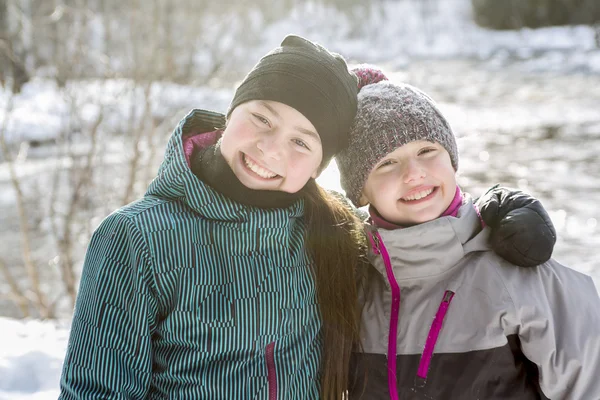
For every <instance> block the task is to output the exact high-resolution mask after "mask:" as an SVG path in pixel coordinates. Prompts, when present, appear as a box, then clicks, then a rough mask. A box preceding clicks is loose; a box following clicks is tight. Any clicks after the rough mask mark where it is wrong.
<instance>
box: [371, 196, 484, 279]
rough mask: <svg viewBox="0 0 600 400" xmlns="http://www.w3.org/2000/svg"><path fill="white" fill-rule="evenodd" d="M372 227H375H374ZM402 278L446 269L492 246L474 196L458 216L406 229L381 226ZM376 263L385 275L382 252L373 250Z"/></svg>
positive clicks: (395, 272) (393, 264)
mask: <svg viewBox="0 0 600 400" xmlns="http://www.w3.org/2000/svg"><path fill="white" fill-rule="evenodd" d="M370 229H374V228H373V227H371V228H370ZM378 232H379V234H380V236H381V239H382V241H383V244H384V245H385V247H386V249H387V251H388V253H389V255H390V261H391V263H392V266H393V269H394V275H395V277H396V280H397V281H398V282H400V281H402V280H407V279H414V278H426V277H429V276H436V275H439V274H441V273H444V272H446V271H448V270H450V269H452V267H454V266H455V265H456V264H457V263H458V262H459V261H460V260H461V259H462V258H463V257H464V256H465V255H467V254H468V253H471V252H473V251H483V250H488V249H489V246H488V244H487V237H488V232H487V229H486V230H484V231H482V227H481V220H480V218H479V215H478V214H477V211H476V209H475V207H474V205H473V202H472V200H471V199H470V197H467V199H466V201H465V203H464V204H463V205H462V206H461V207H460V209H459V211H458V214H457V216H456V217H452V216H446V217H440V218H437V219H435V220H433V221H429V222H426V223H423V224H420V225H415V226H412V227H408V228H403V229H394V230H386V229H379V230H378ZM371 260H372V264H373V266H374V267H375V268H377V270H379V272H380V273H382V274H384V276H385V266H384V263H383V261H382V259H381V256H376V255H374V254H371Z"/></svg>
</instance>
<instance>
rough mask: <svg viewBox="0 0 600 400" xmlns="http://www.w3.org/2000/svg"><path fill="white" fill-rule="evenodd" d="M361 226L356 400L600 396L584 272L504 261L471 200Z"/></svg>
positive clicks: (599, 332) (597, 343)
mask: <svg viewBox="0 0 600 400" xmlns="http://www.w3.org/2000/svg"><path fill="white" fill-rule="evenodd" d="M367 230H368V235H369V239H370V243H371V247H372V249H371V252H370V253H371V256H370V258H371V260H370V261H371V267H369V271H368V272H367V274H366V277H365V285H364V287H363V290H362V292H361V297H362V298H361V301H362V302H363V304H364V308H363V314H362V327H361V344H362V349H361V350H360V351H357V352H356V353H355V354H354V357H353V364H354V365H353V368H352V373H351V388H350V398H351V399H378V400H381V399H393V400H396V399H401V400H409V399H411V400H412V399H428V400H442V399H443V400H447V399H461V400H469V399H486V400H490V399H553V400H554V399H578V400H579V399H581V400H592V399H600V299H599V297H598V293H597V290H596V288H595V286H594V284H593V282H592V280H591V278H590V277H588V276H586V275H584V274H581V273H579V272H576V271H574V270H572V269H569V268H567V267H564V266H563V265H561V264H559V263H558V262H556V261H554V260H550V261H548V262H546V263H544V264H542V265H540V266H538V267H536V268H520V267H517V266H515V265H513V264H510V263H509V262H508V261H505V260H503V259H502V258H500V257H499V256H497V255H496V254H495V253H494V252H493V251H491V249H490V247H489V245H488V235H489V228H483V229H482V226H481V221H480V218H479V216H478V213H477V212H476V210H475V207H474V206H473V203H472V202H471V200H468V199H467V200H465V202H464V204H463V205H462V206H461V207H460V209H459V211H458V214H457V216H456V217H452V216H446V217H441V218H438V219H436V220H433V221H430V222H427V223H424V224H421V225H417V226H413V227H410V228H404V229H395V230H385V229H379V230H378V229H377V228H375V227H373V226H368V227H367Z"/></svg>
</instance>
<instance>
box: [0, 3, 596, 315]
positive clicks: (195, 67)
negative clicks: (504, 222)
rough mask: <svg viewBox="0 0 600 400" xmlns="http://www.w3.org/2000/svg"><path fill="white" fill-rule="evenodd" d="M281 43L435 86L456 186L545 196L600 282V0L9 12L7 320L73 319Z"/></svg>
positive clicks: (2, 77)
mask: <svg viewBox="0 0 600 400" xmlns="http://www.w3.org/2000/svg"><path fill="white" fill-rule="evenodd" d="M288 33H296V34H300V35H303V36H306V37H308V38H309V39H311V40H314V41H318V42H320V43H321V44H323V45H325V46H326V47H328V48H329V49H331V50H333V51H336V52H339V53H341V54H342V55H344V56H345V57H346V58H347V59H348V61H349V62H350V63H351V64H355V63H362V62H369V63H375V64H377V65H379V66H381V67H382V68H383V69H384V70H385V71H386V72H387V73H388V75H389V76H390V78H391V79H392V80H398V81H406V82H408V83H410V84H412V85H415V86H418V87H420V88H422V89H423V90H425V91H426V92H428V93H429V94H430V95H431V96H432V97H433V98H434V99H435V100H436V101H437V102H439V103H440V106H441V108H442V110H443V111H444V112H445V113H446V115H447V116H448V118H449V120H450V122H451V124H452V126H453V128H454V129H455V132H456V134H457V136H458V137H459V148H460V153H461V168H460V171H459V172H460V174H461V175H460V183H461V184H462V185H463V187H464V188H465V189H466V190H467V191H469V192H471V193H472V194H473V195H475V196H478V195H480V194H482V193H483V191H484V190H485V189H486V188H487V187H489V186H491V185H493V184H496V183H500V184H502V185H506V186H512V187H517V188H520V189H522V190H525V191H527V192H529V193H531V194H533V195H534V196H537V197H539V198H540V199H541V200H542V201H543V203H544V205H545V206H546V208H547V209H548V210H549V211H550V213H551V216H552V219H553V221H554V224H555V225H556V227H557V230H558V234H559V241H558V244H557V247H556V252H555V258H557V259H558V260H559V261H561V262H563V263H564V264H566V265H569V266H571V267H573V268H575V269H578V270H580V271H583V272H586V273H588V274H592V275H593V276H594V278H595V282H596V284H598V282H600V280H599V278H600V261H599V259H600V258H599V257H598V255H597V254H596V249H598V248H599V247H600V227H599V226H598V223H599V219H600V217H599V216H598V211H599V209H600V206H599V204H600V161H599V157H598V154H599V153H600V111H599V110H600V3H599V2H598V1H597V0H503V1H498V0H311V1H299V0H298V1H295V0H277V1H272V0H271V1H267V0H253V1H245V0H236V1H233V0H221V1H212V0H144V1H142V0H0V83H1V84H2V87H1V88H0V316H5V317H11V318H24V317H33V318H41V319H53V318H59V319H66V320H68V319H69V317H70V315H71V312H72V308H73V304H74V299H75V296H76V291H77V286H78V280H79V274H80V270H81V264H82V259H83V256H84V254H85V249H86V246H87V243H88V240H89V238H90V235H91V233H92V232H93V230H94V229H95V228H96V227H97V225H98V224H99V223H100V221H101V220H102V218H104V217H105V216H106V215H108V214H109V213H110V212H111V211H113V210H114V209H116V208H118V207H119V206H121V205H124V204H126V203H128V202H130V201H132V200H134V199H135V198H136V197H139V196H140V195H142V194H143V193H144V191H145V188H146V187H147V185H148V183H149V182H150V180H151V179H152V178H153V176H154V175H155V173H156V171H157V168H158V165H159V164H160V161H161V159H162V154H163V151H164V148H165V144H166V142H167V139H168V137H169V135H170V133H171V130H172V129H173V128H174V127H175V125H176V123H177V121H178V120H179V119H180V118H181V117H182V116H184V115H185V114H186V113H187V112H188V111H189V110H190V109H191V108H207V109H211V110H216V111H225V110H226V109H227V106H228V103H229V100H230V99H231V97H232V94H233V90H234V88H235V86H236V84H237V83H238V82H239V81H240V80H241V79H242V78H243V76H244V74H245V73H246V72H247V71H248V70H249V69H250V68H251V67H252V66H253V65H254V63H255V62H256V61H257V60H258V58H259V57H260V56H262V55H263V54H264V53H266V52H267V51H268V50H270V49H271V48H273V47H275V46H277V45H278V44H279V43H280V41H281V39H282V38H283V37H284V36H285V35H286V34H288ZM319 182H320V183H321V184H322V185H324V186H327V187H331V188H338V189H339V183H338V177H337V169H336V167H335V164H334V163H333V164H332V165H331V166H330V168H329V169H327V171H326V172H325V173H324V174H323V175H322V177H321V178H320V180H319Z"/></svg>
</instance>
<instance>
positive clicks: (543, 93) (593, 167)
mask: <svg viewBox="0 0 600 400" xmlns="http://www.w3.org/2000/svg"><path fill="white" fill-rule="evenodd" d="M422 3H423V4H424V3H426V2H422ZM383 4H385V7H386V8H385V10H384V12H379V13H377V12H372V13H370V14H368V15H367V16H365V23H364V24H363V25H362V28H361V29H360V30H359V31H356V32H350V29H351V28H350V26H351V24H350V22H349V21H348V20H347V17H344V16H341V15H338V14H336V13H335V12H334V11H333V10H329V11H328V13H326V14H325V15H324V14H323V13H322V12H319V13H317V14H315V15H312V14H311V12H316V11H314V10H313V11H311V6H310V5H301V6H298V8H297V9H296V10H295V11H294V12H292V14H291V15H290V17H289V18H287V19H285V20H282V21H280V22H278V23H276V24H274V25H272V26H270V27H268V28H267V29H266V30H265V33H264V48H260V49H254V51H255V52H256V54H255V55H253V56H251V57H250V56H249V58H250V59H251V60H255V59H256V57H257V56H258V55H260V54H262V53H264V52H265V51H266V50H268V49H270V48H271V47H273V46H275V45H276V44H277V43H278V41H279V40H280V39H281V38H282V37H283V36H284V35H285V34H286V33H288V32H294V33H299V34H303V35H306V36H307V37H310V38H311V39H313V40H318V41H321V42H322V43H324V44H325V45H327V46H328V47H330V48H332V49H334V50H336V51H338V52H340V53H342V54H344V55H345V56H346V57H348V58H349V59H351V60H352V61H354V62H358V61H368V62H372V63H381V64H382V65H384V66H385V67H386V69H387V71H389V72H391V73H392V75H393V77H394V78H395V79H399V80H408V81H410V82H411V83H413V84H415V85H416V86H420V87H422V88H423V89H425V90H426V91H428V92H429V93H430V94H432V96H433V97H434V98H435V99H436V100H438V101H439V102H440V105H441V107H442V108H443V111H444V112H445V113H447V114H448V116H449V119H450V121H451V123H452V124H453V127H454V129H455V130H456V131H457V133H458V135H459V137H460V141H459V142H460V143H459V147H460V149H461V173H462V175H463V177H462V178H461V179H462V181H461V184H463V185H465V186H466V187H469V188H470V189H471V190H473V191H474V192H477V191H480V190H482V189H483V188H485V187H486V186H488V185H489V184H493V183H495V182H497V181H500V182H513V183H514V186H518V187H521V188H522V189H524V190H529V191H532V192H534V193H536V194H537V195H539V196H540V197H541V198H542V200H543V202H544V204H545V205H546V207H547V208H548V209H549V210H550V212H551V216H552V219H553V221H554V223H555V225H556V227H557V229H558V230H559V243H558V244H557V251H556V253H555V255H556V257H557V258H558V259H559V260H560V261H563V262H564V263H565V264H567V265H573V266H574V267H577V268H578V269H580V270H581V271H583V272H586V273H589V274H591V275H592V276H593V277H594V279H595V282H596V285H597V287H599V285H600V265H599V263H598V261H597V256H596V255H595V254H593V251H595V249H597V248H598V247H599V246H600V227H599V226H598V222H599V221H598V220H597V204H599V203H600V173H599V172H598V171H600V165H599V164H598V161H596V160H597V154H598V152H600V137H599V136H600V135H599V132H600V129H599V127H600V117H599V116H598V113H597V105H598V104H600V92H599V89H598V88H599V87H600V79H599V77H598V75H599V74H600V49H598V48H597V47H596V44H595V39H594V30H593V29H592V28H590V27H585V26H577V27H553V28H544V29H537V30H530V29H526V30H522V31H518V32H494V31H489V30H485V29H481V28H479V27H477V26H476V25H475V24H474V23H472V22H471V21H470V19H469V12H470V11H469V6H468V5H469V1H468V0H453V1H450V0H448V1H443V2H440V3H439V4H440V8H439V9H438V10H437V12H436V13H434V17H433V18H428V19H426V20H424V19H423V17H422V14H421V13H422V12H423V10H422V9H421V7H420V6H416V5H415V4H420V3H419V2H384V3H383ZM321 11H322V10H321ZM307 17H311V18H307ZM327 21H336V24H329V23H326V22H327ZM436 68H437V69H436ZM439 68H441V69H443V71H440V70H438V69H439ZM586 82H591V84H589V90H588V88H587V87H586ZM128 84H129V83H128V82H126V81H110V82H106V83H94V82H88V83H82V84H81V86H80V87H73V88H72V91H73V93H78V94H79V96H80V101H82V104H85V101H86V100H85V96H83V95H81V94H82V93H84V94H85V95H86V96H91V97H93V98H94V99H97V98H102V99H103V102H104V104H105V105H106V106H107V107H109V108H111V109H113V110H117V111H118V112H117V113H115V114H112V115H113V118H115V119H121V118H126V117H127V112H129V111H128V110H130V109H131V107H130V104H123V103H120V102H117V101H116V99H117V98H119V96H117V95H116V93H120V92H122V91H124V90H128V88H127V85H128ZM459 89H460V90H459ZM154 90H156V91H157V95H156V97H158V98H160V99H161V101H160V102H159V103H157V107H156V109H155V110H154V112H155V114H156V115H158V116H160V115H159V114H160V112H161V110H182V109H185V108H191V107H193V106H198V105H199V104H200V105H201V104H206V103H207V101H208V99H209V98H210V102H211V104H215V105H216V108H217V109H218V108H219V107H220V109H221V110H223V109H224V108H225V107H226V106H227V103H228V99H229V97H230V95H231V93H232V91H231V89H230V88H229V89H224V90H218V91H215V90H212V89H208V88H186V87H181V86H177V85H162V86H157V87H156V88H155V89H154ZM57 93H58V91H57V90H56V88H55V87H54V86H53V85H52V84H51V83H49V82H48V81H45V80H43V79H35V80H33V81H32V82H31V83H29V84H28V85H26V86H25V88H24V91H23V93H22V94H21V95H19V96H18V97H17V98H15V99H14V105H15V111H14V113H13V115H12V117H13V118H12V119H11V122H10V125H9V130H8V133H9V136H8V138H9V139H10V140H15V141H16V140H21V139H24V138H25V139H28V140H31V139H36V140H39V141H44V140H47V139H51V138H54V137H56V136H57V135H58V132H59V130H60V127H61V118H62V116H63V115H64V114H65V113H68V111H69V108H68V107H69V104H68V101H67V99H65V98H62V97H58V95H57ZM215 97H216V99H217V100H216V103H215ZM131 98H133V97H131ZM5 101H6V93H5V92H1V91H0V122H1V121H2V120H3V118H4V116H3V115H2V111H1V110H3V109H4V107H3V102H5ZM96 112H97V110H95V109H94V108H93V107H90V108H89V109H88V110H87V112H86V115H88V117H89V119H90V120H91V119H93V116H94V115H95V113H96ZM166 112H167V113H168V112H169V111H166ZM34 116H35V117H34ZM164 117H165V118H168V117H169V116H168V115H164ZM83 122H84V123H85V121H83ZM553 126H558V127H559V128H560V129H559V136H560V137H559V139H558V140H561V143H562V145H561V146H556V143H555V142H553V141H551V140H546V139H544V135H545V134H546V133H545V129H546V128H548V129H551V128H552V127H553ZM584 143H585V145H583V144H584ZM507 146H510V151H509V153H510V157H509V156H507V157H506V158H501V157H499V156H498V155H497V154H504V153H502V152H503V151H504V152H506V150H503V149H505V148H506V147H507ZM567 158H568V161H567V160H566V159H567ZM47 162H48V161H45V160H44V159H43V158H41V159H37V160H34V161H33V162H31V163H30V164H27V165H23V166H22V169H21V171H22V173H30V174H35V173H36V171H40V170H43V169H44V168H47V165H46V164H45V163H47ZM482 163H483V164H484V165H485V166H487V168H488V169H489V170H490V171H491V172H490V174H487V175H485V176H482V174H481V173H480V172H479V170H480V168H481V164H482ZM6 179H7V176H6V169H4V168H2V164H1V163H0V182H2V181H6ZM320 183H322V184H323V185H325V186H328V187H333V188H339V185H338V183H337V172H336V170H335V165H333V166H332V167H331V168H330V169H328V170H326V171H325V172H324V173H323V175H322V176H321V178H320ZM11 201H14V199H13V196H12V194H11V192H10V191H7V190H0V205H2V204H4V205H6V204H10V203H11ZM3 251H4V249H3ZM1 314H2V313H1V312H0V315H1ZM68 326H69V321H68V320H66V319H65V320H61V321H53V322H43V321H37V320H25V321H17V320H13V319H9V318H4V317H0V332H2V340H0V400H2V399H6V400H13V399H40V400H41V399H53V398H56V397H57V395H58V379H59V376H60V369H61V365H62V358H63V356H64V352H65V349H66V340H67V337H68Z"/></svg>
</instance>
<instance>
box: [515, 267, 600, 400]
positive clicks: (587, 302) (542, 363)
mask: <svg viewBox="0 0 600 400" xmlns="http://www.w3.org/2000/svg"><path fill="white" fill-rule="evenodd" d="M512 269H513V271H512V273H515V274H518V275H519V280H515V279H511V280H510V282H511V283H512V284H513V285H512V290H509V291H511V292H512V293H511V297H513V301H514V302H515V306H516V307H517V315H518V318H519V321H518V335H519V339H520V341H521V348H522V351H523V353H524V355H525V356H526V357H527V358H528V359H529V360H530V361H532V362H533V363H535V364H536V365H537V367H538V372H539V385H540V389H541V391H542V393H543V394H544V396H545V398H549V399H552V400H561V399H562V400H566V399H572V400H581V399H600V379H598V377H600V298H599V297H598V292H597V290H596V288H595V286H594V283H593V281H592V279H591V278H590V277H589V276H587V275H584V274H581V273H579V272H576V271H574V270H571V269H569V268H566V267H564V266H562V265H560V264H559V263H557V262H555V261H554V260H550V261H548V262H547V263H544V264H542V265H540V266H538V267H536V268H517V267H514V266H513V267H512ZM517 286H518V287H517Z"/></svg>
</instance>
